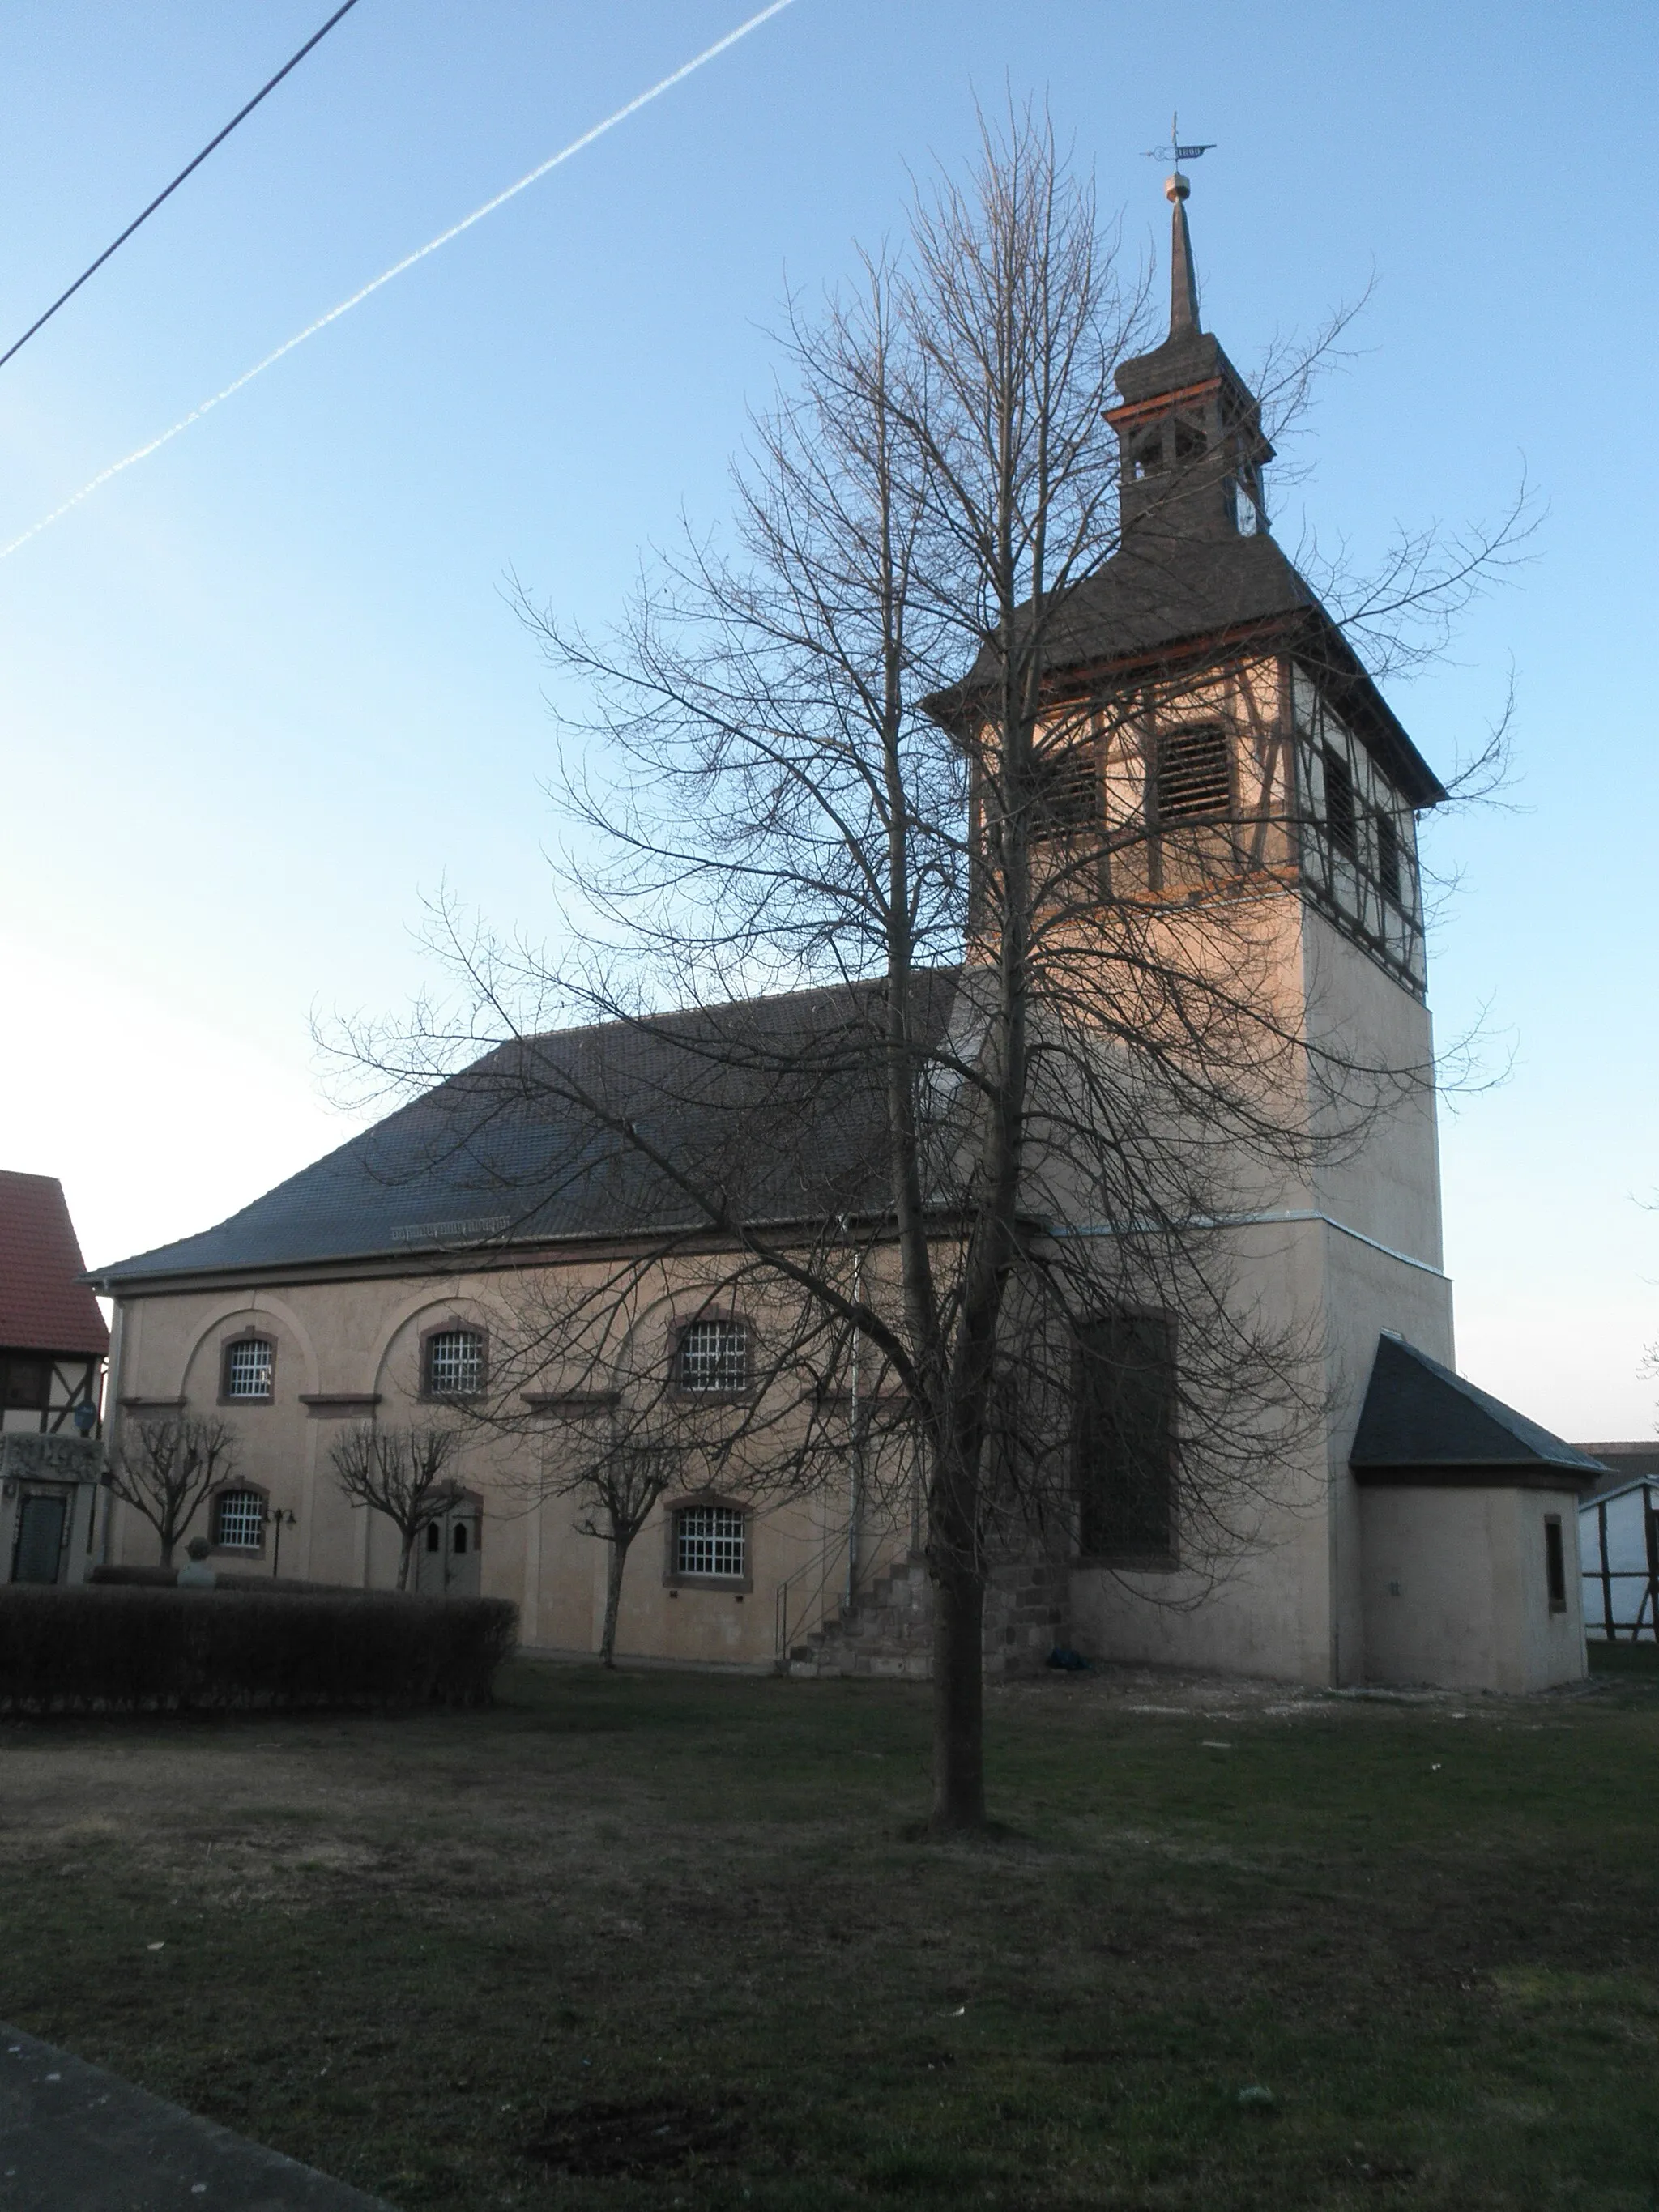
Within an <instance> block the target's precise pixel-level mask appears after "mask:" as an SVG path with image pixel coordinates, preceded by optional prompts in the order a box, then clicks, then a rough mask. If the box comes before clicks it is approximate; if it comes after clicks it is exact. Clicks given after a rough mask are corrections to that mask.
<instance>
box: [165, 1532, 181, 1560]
mask: <svg viewBox="0 0 1659 2212" xmlns="http://www.w3.org/2000/svg"><path fill="white" fill-rule="evenodd" d="M178 1541H179V1539H178V1538H177V1537H176V1536H167V1535H164V1536H163V1537H162V1539H161V1565H163V1566H164V1567H170V1566H171V1565H173V1546H174V1545H175V1544H176V1543H177V1542H178Z"/></svg>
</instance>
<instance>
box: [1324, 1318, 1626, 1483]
mask: <svg viewBox="0 0 1659 2212" xmlns="http://www.w3.org/2000/svg"><path fill="white" fill-rule="evenodd" d="M1348 1464H1349V1466H1350V1467H1351V1468H1352V1469H1353V1471H1354V1473H1355V1474H1360V1475H1363V1474H1365V1473H1367V1472H1368V1471H1375V1472H1377V1473H1404V1472H1406V1471H1407V1470H1411V1469H1417V1470H1420V1471H1421V1472H1422V1473H1423V1474H1425V1477H1427V1478H1429V1479H1432V1476H1433V1474H1434V1471H1435V1470H1436V1469H1437V1468H1438V1469H1454V1468H1455V1469H1459V1470H1468V1469H1475V1468H1492V1470H1493V1471H1494V1473H1496V1472H1498V1470H1501V1469H1513V1470H1520V1471H1526V1470H1536V1469H1540V1468H1561V1469H1562V1471H1563V1473H1564V1475H1565V1476H1566V1477H1567V1478H1569V1480H1567V1482H1566V1483H1565V1487H1569V1488H1571V1487H1574V1486H1577V1484H1580V1483H1583V1482H1587V1481H1589V1480H1594V1479H1595V1477H1597V1476H1599V1475H1600V1474H1601V1473H1602V1469H1601V1465H1600V1463H1599V1462H1597V1461H1595V1460H1593V1459H1591V1458H1590V1457H1589V1455H1588V1454H1587V1453H1584V1452H1582V1451H1580V1450H1579V1449H1578V1447H1577V1445H1576V1444H1569V1443H1563V1442H1562V1440H1561V1438H1560V1437H1557V1436H1552V1435H1551V1433H1550V1431H1548V1430H1547V1429H1542V1428H1540V1427H1539V1425H1538V1424H1537V1423H1536V1422H1535V1421H1529V1420H1528V1419H1527V1418H1526V1416H1525V1414H1524V1413H1516V1410H1515V1408H1514V1407H1513V1406H1506V1405H1505V1404H1504V1401H1503V1400H1502V1399H1501V1398H1493V1397H1492V1396H1490V1395H1488V1394H1487V1393H1486V1391H1485V1390H1477V1389H1475V1387H1474V1383H1466V1382H1465V1381H1464V1380H1463V1377H1462V1376H1461V1375H1455V1374H1453V1372H1452V1370H1451V1369H1450V1368H1449V1367H1443V1366H1441V1364H1439V1362H1438V1361H1437V1360H1434V1359H1431V1358H1429V1356H1428V1354H1427V1353H1426V1352H1419V1350H1418V1349H1417V1347H1416V1346H1415V1345H1413V1344H1407V1342H1406V1341H1405V1340H1404V1339H1403V1338H1401V1337H1397V1336H1384V1337H1381V1338H1379V1339H1378V1340H1377V1346H1376V1361H1375V1363H1374V1364H1373V1365H1372V1368H1371V1379H1370V1386H1369V1388H1368V1389H1367V1390H1366V1392H1365V1403H1364V1407H1363V1408H1362V1409H1361V1412H1360V1415H1359V1427H1358V1431H1357V1432H1356V1434H1355V1437H1354V1440H1353V1449H1352V1451H1350V1453H1349V1454H1348Z"/></svg>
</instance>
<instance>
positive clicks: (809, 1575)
mask: <svg viewBox="0 0 1659 2212" xmlns="http://www.w3.org/2000/svg"><path fill="white" fill-rule="evenodd" d="M846 1566H847V1531H846V1530H845V1529H842V1532H841V1533H840V1534H839V1535H835V1536H826V1537H825V1538H824V1540H823V1543H822V1545H821V1546H820V1547H819V1548H818V1550H817V1553H816V1554H815V1555H814V1556H813V1557H812V1558H811V1559H809V1560H808V1561H807V1562H806V1564H805V1566H800V1567H797V1568H796V1570H795V1571H794V1573H793V1575H790V1576H788V1577H787V1578H786V1579H785V1580H784V1581H782V1582H781V1583H779V1584H778V1589H777V1597H776V1600H775V1605H774V1611H773V1623H772V1626H773V1638H774V1644H773V1648H774V1650H775V1654H776V1656H777V1657H778V1659H779V1660H781V1661H782V1660H787V1658H788V1656H789V1647H790V1645H791V1644H792V1643H795V1644H799V1642H800V1640H801V1638H803V1637H804V1636H810V1635H811V1632H812V1631H813V1630H814V1629H815V1628H818V1627H821V1626H823V1622H824V1620H826V1619H827V1618H828V1616H829V1614H830V1613H839V1612H840V1611H841V1610H842V1606H843V1603H844V1600H845V1595H846V1593H845V1591H844V1590H843V1589H842V1577H843V1576H844V1574H845V1571H846Z"/></svg>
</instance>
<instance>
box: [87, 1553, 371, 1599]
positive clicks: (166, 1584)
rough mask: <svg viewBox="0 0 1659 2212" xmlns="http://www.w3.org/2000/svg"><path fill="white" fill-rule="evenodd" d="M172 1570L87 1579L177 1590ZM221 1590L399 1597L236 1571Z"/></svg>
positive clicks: (116, 1571) (99, 1572)
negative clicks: (311, 1591) (320, 1592)
mask: <svg viewBox="0 0 1659 2212" xmlns="http://www.w3.org/2000/svg"><path fill="white" fill-rule="evenodd" d="M184 1564H185V1562H184V1561H183V1560H182V1559H180V1560H179V1563H178V1566H172V1567H94V1569H93V1570H92V1572H91V1573H90V1574H89V1575H88V1577H87V1580H88V1582H89V1583H101V1584H104V1585H106V1586H107V1587H108V1588H110V1589H178V1587H179V1567H182V1566H183V1565H184ZM216 1586H217V1588H219V1589H228V1590H252V1591H254V1592H255V1593H256V1594H257V1593H258V1592H259V1591H261V1590H267V1591H268V1590H307V1591H309V1590H326V1591H328V1592H329V1593H330V1594H331V1595H333V1594H336V1593H343V1594H344V1595H347V1596H349V1597H380V1596H384V1597H398V1596H399V1595H402V1593H401V1592H399V1591H398V1590H384V1591H381V1590H364V1589H361V1588H360V1587H359V1586H358V1585H357V1584H356V1583H307V1582H301V1581H299V1580H297V1579H296V1578H295V1577H294V1576H292V1575H239V1574H237V1573H235V1572H234V1571H231V1572H229V1573H222V1572H221V1573H220V1574H219V1577H218V1583H217V1585H216Z"/></svg>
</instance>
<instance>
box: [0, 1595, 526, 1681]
mask: <svg viewBox="0 0 1659 2212" xmlns="http://www.w3.org/2000/svg"><path fill="white" fill-rule="evenodd" d="M518 1626H519V1610H518V1607H516V1606H514V1605H510V1604H508V1603H507V1601H506V1600H505V1599H503V1598H439V1597H410V1596H404V1595H399V1594H398V1593H397V1592H395V1591H379V1590H343V1591H338V1592H328V1593H323V1592H297V1591H293V1590H284V1591H282V1592H281V1593H279V1594H277V1595H274V1596H265V1595H259V1594H257V1593H254V1592H248V1591H243V1590H216V1589H215V1590H192V1589H182V1590H181V1589H143V1588H139V1589H133V1588H119V1587H118V1588H115V1589H111V1588H109V1587H107V1586H101V1587H100V1586H98V1585H94V1584H86V1583H82V1584H81V1585H80V1586H78V1587H75V1588H70V1589H63V1588H58V1589H50V1588H48V1589H36V1588H31V1587H29V1586H28V1585H27V1584H26V1583H10V1584H9V1585H5V1586H3V1587H0V1711H8V1712H32V1713H47V1712H57V1713H72V1712H113V1711H166V1712H189V1711H248V1710H254V1711H283V1710H287V1711H294V1710H303V1709H315V1708H317V1707H321V1706H330V1705H332V1706H365V1705H367V1706H386V1705H488V1704H489V1693H490V1684H491V1682H492V1681H493V1680H494V1679H495V1670H496V1669H497V1668H499V1667H500V1666H501V1662H502V1661H503V1660H504V1659H507V1658H508V1657H510V1656H511V1655H512V1651H513V1645H514V1644H515V1643H516V1641H517V1638H518Z"/></svg>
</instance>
